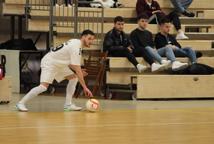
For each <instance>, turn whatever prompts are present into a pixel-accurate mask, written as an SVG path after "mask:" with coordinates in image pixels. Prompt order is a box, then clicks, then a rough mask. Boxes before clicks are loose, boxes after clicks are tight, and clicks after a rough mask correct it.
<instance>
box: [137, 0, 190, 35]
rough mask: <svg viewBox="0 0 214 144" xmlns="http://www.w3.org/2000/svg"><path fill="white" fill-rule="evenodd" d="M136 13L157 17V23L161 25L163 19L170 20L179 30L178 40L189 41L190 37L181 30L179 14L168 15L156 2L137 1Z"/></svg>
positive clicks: (150, 0)
mask: <svg viewBox="0 0 214 144" xmlns="http://www.w3.org/2000/svg"><path fill="white" fill-rule="evenodd" d="M136 11H137V15H138V16H139V15H141V14H142V13H146V14H147V15H148V16H149V17H153V16H155V17H156V18H157V22H158V23H159V21H160V19H162V18H163V17H166V18H168V19H169V20H170V21H171V22H172V23H173V25H174V26H175V29H176V30H177V32H178V34H177V36H176V39H188V37H187V36H186V35H185V34H184V32H183V31H182V29H181V22H180V19H179V16H178V14H177V13H176V12H175V11H173V12H171V13H169V14H168V15H166V14H165V13H164V12H163V11H162V10H161V8H160V5H159V4H158V2H157V1H155V0H137V4H136Z"/></svg>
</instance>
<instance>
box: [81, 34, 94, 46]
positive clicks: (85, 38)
mask: <svg viewBox="0 0 214 144" xmlns="http://www.w3.org/2000/svg"><path fill="white" fill-rule="evenodd" d="M94 39H95V37H94V36H93V35H90V34H88V35H85V36H83V41H84V46H85V47H90V46H91V44H92V43H93V41H94Z"/></svg>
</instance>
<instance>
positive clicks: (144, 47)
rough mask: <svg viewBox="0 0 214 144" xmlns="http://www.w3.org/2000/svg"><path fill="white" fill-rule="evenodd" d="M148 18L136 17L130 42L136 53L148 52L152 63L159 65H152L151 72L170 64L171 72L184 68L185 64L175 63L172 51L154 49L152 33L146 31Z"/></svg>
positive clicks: (168, 49)
mask: <svg viewBox="0 0 214 144" xmlns="http://www.w3.org/2000/svg"><path fill="white" fill-rule="evenodd" d="M147 21H148V16H147V15H144V14H142V15H140V16H138V28H136V29H135V30H134V31H132V32H131V41H132V43H133V45H134V47H135V50H136V51H137V53H141V54H142V53H145V51H147V52H148V54H149V55H150V56H152V58H153V61H157V62H158V63H159V64H156V63H153V64H152V71H156V70H157V69H158V68H163V67H168V66H169V65H170V64H171V63H172V70H178V69H181V68H183V67H186V66H187V65H188V64H187V63H181V62H179V61H176V58H175V55H174V53H173V51H172V49H170V48H167V47H165V48H164V47H163V48H161V49H159V50H158V51H157V50H155V49H154V41H153V37H152V33H151V32H150V31H148V30H146V28H147V25H148V22H147ZM161 55H164V56H167V59H169V60H163V59H162V57H161Z"/></svg>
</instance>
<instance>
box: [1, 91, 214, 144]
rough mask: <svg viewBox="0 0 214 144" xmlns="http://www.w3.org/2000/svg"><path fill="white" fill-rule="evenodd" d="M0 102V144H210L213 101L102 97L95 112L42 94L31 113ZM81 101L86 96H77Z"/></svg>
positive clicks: (31, 104) (213, 132)
mask: <svg viewBox="0 0 214 144" xmlns="http://www.w3.org/2000/svg"><path fill="white" fill-rule="evenodd" d="M19 97H20V95H13V98H12V99H13V100H12V102H11V103H10V104H9V105H0V143H1V144H212V143H213V142H214V100H189V101H115V100H100V102H101V106H102V109H101V111H100V112H97V113H89V112H86V111H81V112H63V103H64V97H59V96H40V97H37V98H35V99H34V100H32V101H30V102H29V104H28V108H29V109H30V112H28V113H20V112H17V111H15V110H14V105H15V103H16V102H17V101H18V99H19ZM75 101H76V104H78V105H84V103H85V101H86V99H75Z"/></svg>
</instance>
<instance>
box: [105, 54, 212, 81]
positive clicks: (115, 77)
mask: <svg viewBox="0 0 214 144" xmlns="http://www.w3.org/2000/svg"><path fill="white" fill-rule="evenodd" d="M177 59H178V60H179V61H182V62H188V61H189V60H188V59H187V58H177ZM137 60H138V62H139V63H142V64H145V65H148V64H147V63H146V62H145V61H144V60H143V59H142V58H137ZM198 62H199V63H202V64H207V65H209V66H211V67H214V58H213V57H202V58H199V59H198ZM145 74H146V75H157V74H163V75H167V73H166V72H158V73H151V71H150V69H148V70H146V71H145V72H143V73H142V74H139V73H138V72H137V70H136V69H135V68H134V66H133V65H132V64H131V63H130V62H129V61H128V60H127V59H126V58H115V57H110V58H109V71H108V72H107V73H106V81H107V82H106V83H107V84H119V85H127V84H129V83H130V77H131V76H132V75H145Z"/></svg>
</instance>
